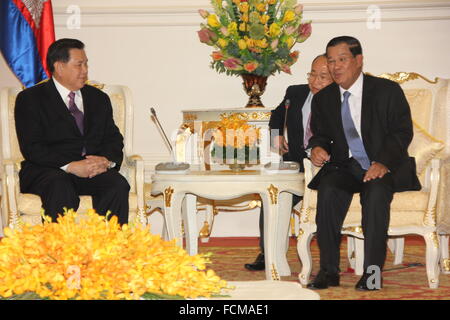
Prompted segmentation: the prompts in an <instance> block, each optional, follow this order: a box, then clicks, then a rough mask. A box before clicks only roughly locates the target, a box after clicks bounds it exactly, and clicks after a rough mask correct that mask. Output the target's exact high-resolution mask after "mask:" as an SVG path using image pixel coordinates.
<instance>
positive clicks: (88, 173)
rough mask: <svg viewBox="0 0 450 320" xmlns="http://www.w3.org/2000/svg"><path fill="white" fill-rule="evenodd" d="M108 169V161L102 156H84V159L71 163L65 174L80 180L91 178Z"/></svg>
mask: <svg viewBox="0 0 450 320" xmlns="http://www.w3.org/2000/svg"><path fill="white" fill-rule="evenodd" d="M108 167H109V160H108V159H106V158H105V157H102V156H93V155H89V156H86V159H83V160H79V161H73V162H71V163H70V164H69V166H68V167H67V172H68V173H71V174H74V175H76V176H77V177H80V178H93V177H95V176H97V175H99V174H101V173H103V172H106V171H107V170H108Z"/></svg>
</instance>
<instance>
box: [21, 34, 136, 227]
mask: <svg viewBox="0 0 450 320" xmlns="http://www.w3.org/2000/svg"><path fill="white" fill-rule="evenodd" d="M87 62H88V59H87V57H86V53H85V51H84V44H83V43H82V42H81V41H79V40H75V39H60V40H58V41H56V42H54V43H53V44H52V45H51V46H50V47H49V50H48V54H47V64H48V66H49V69H50V72H51V73H52V79H50V80H49V81H47V82H45V83H42V84H38V85H36V86H34V87H31V88H29V89H26V90H24V91H22V92H20V93H19V95H18V96H17V99H16V106H15V121H16V132H17V138H18V141H19V145H20V151H21V152H22V155H23V157H24V158H25V160H24V161H23V162H22V167H21V170H20V173H19V177H20V190H21V192H23V193H33V194H37V195H39V196H40V197H41V200H42V206H43V208H44V210H45V214H46V215H48V216H50V217H51V218H52V220H53V221H56V219H57V216H58V214H62V213H63V208H64V207H66V208H68V209H70V208H73V209H75V210H76V209H77V208H78V206H79V202H80V200H79V196H80V195H90V196H92V199H93V207H94V209H95V210H96V211H97V212H98V213H99V214H102V215H105V214H106V213H107V211H108V210H109V211H111V213H112V215H116V216H117V217H118V221H119V223H120V224H124V223H127V222H128V193H129V189H130V186H129V185H128V182H127V181H126V179H125V178H124V177H123V176H122V175H120V174H119V171H118V170H119V168H120V165H121V163H122V157H123V153H122V149H123V137H122V135H121V133H120V132H119V129H118V128H117V126H116V125H115V123H114V120H113V114H112V106H111V102H110V100H109V97H108V95H106V94H105V93H103V92H102V91H101V90H99V89H96V88H94V87H92V86H89V85H85V82H86V80H87V79H88V66H87Z"/></svg>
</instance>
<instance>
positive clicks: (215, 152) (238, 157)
mask: <svg viewBox="0 0 450 320" xmlns="http://www.w3.org/2000/svg"><path fill="white" fill-rule="evenodd" d="M213 139H214V144H213V148H212V151H211V155H212V158H213V159H214V161H215V162H216V163H219V164H227V165H228V166H229V167H230V169H231V170H233V171H241V170H242V169H244V168H245V166H247V165H254V164H258V163H259V139H260V132H259V129H258V128H256V127H255V126H253V125H250V124H248V122H247V120H246V119H243V118H241V116H240V115H239V114H232V115H230V116H223V117H222V120H221V121H220V122H219V123H218V125H217V128H216V129H215V130H214V132H213Z"/></svg>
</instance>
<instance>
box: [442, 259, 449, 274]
mask: <svg viewBox="0 0 450 320" xmlns="http://www.w3.org/2000/svg"><path fill="white" fill-rule="evenodd" d="M442 268H443V269H444V271H445V272H449V271H450V259H442Z"/></svg>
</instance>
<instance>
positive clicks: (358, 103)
mask: <svg viewBox="0 0 450 320" xmlns="http://www.w3.org/2000/svg"><path fill="white" fill-rule="evenodd" d="M363 82H364V76H363V73H362V72H361V74H360V75H359V77H358V79H356V81H355V83H353V85H352V86H351V87H350V88H348V89H344V88H342V87H341V86H339V90H340V92H341V103H342V102H343V101H344V92H345V91H348V92H350V97H349V98H348V104H349V107H350V115H351V116H352V120H353V123H354V124H355V128H356V131H357V132H358V134H359V137H360V138H361V140H362V136H361V107H362V91H363ZM349 154H350V157H351V156H352V153H351V151H350V150H349Z"/></svg>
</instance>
